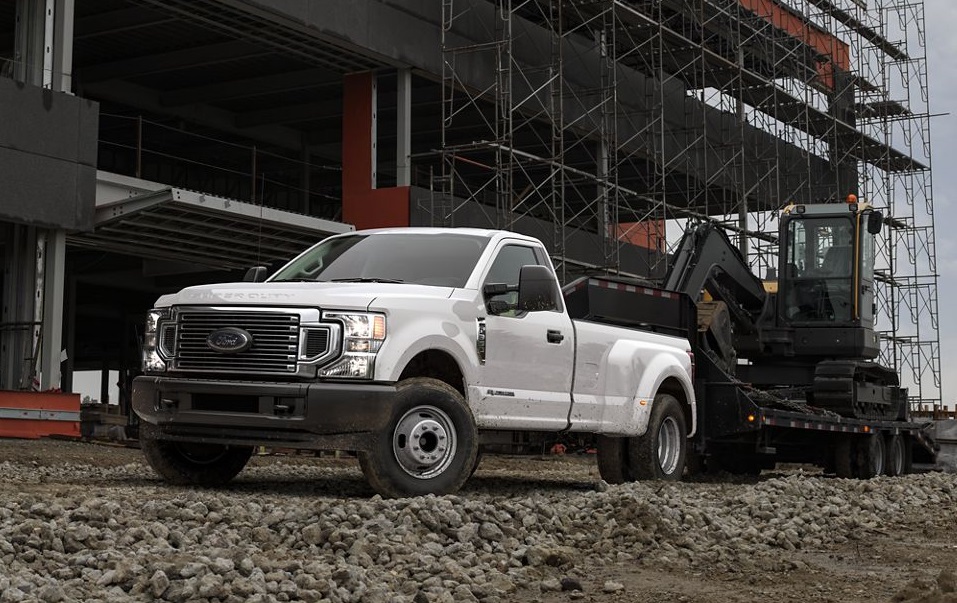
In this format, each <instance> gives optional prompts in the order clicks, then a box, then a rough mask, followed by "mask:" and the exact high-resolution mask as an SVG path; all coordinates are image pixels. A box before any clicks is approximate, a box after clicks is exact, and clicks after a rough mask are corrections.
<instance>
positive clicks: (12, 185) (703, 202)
mask: <svg viewBox="0 0 957 603" xmlns="http://www.w3.org/2000/svg"><path fill="white" fill-rule="evenodd" d="M923 11H924V9H923V2H921V1H917V2H915V1H913V0H442V1H441V2H436V1H434V0H407V1H403V2H395V1H393V0H361V1H354V0H315V1H307V0H193V1H186V0H101V1H98V2H86V3H80V2H75V0H16V1H14V2H3V3H0V75H2V77H0V109H2V116H3V119H2V123H0V183H2V184H3V186H2V188H0V262H2V266H3V272H2V281H0V294H2V316H0V390H29V389H39V390H48V389H57V388H61V389H62V390H63V391H72V389H73V375H74V372H75V371H79V370H98V371H102V374H103V381H102V391H103V393H104V395H105V393H106V392H107V391H108V385H109V383H108V381H109V377H108V376H107V375H108V371H110V370H113V371H119V372H120V374H121V380H123V379H126V378H127V377H128V376H129V375H130V374H132V373H133V372H135V370H136V368H137V366H138V361H139V353H138V348H139V343H140V342H139V338H140V334H141V331H142V326H141V325H142V324H143V320H144V314H145V312H146V310H148V309H149V308H150V306H151V304H152V303H153V301H154V300H155V298H156V297H157V296H158V295H159V294H162V293H164V292H168V291H171V290H175V289H178V288H180V287H182V286H185V285H189V284H196V283H200V282H211V281H227V280H236V279H238V278H240V277H241V274H242V272H241V269H243V268H245V267H247V266H250V265H254V264H270V263H273V264H275V263H279V262H282V261H284V260H286V259H288V258H290V257H291V256H293V255H295V254H296V253H297V252H299V251H300V250H302V249H304V248H305V247H306V246H308V245H310V244H311V243H313V242H315V241H316V240H318V239H320V238H322V237H324V236H327V235H329V234H331V233H337V232H344V231H347V230H351V229H353V228H368V227H377V226H401V225H412V226H428V225H436V226H441V225H451V226H480V227H500V228H507V229H512V230H516V231H520V232H524V233H527V234H531V235H534V236H537V237H539V238H540V239H542V240H543V241H545V243H546V245H548V246H549V248H550V249H551V251H552V257H553V261H554V262H555V265H556V267H557V268H558V269H559V271H560V274H561V275H562V276H564V277H565V278H571V277H573V276H577V275H580V274H583V273H588V272H593V271H595V272H598V271H602V272H604V271H611V272H618V273H623V274H627V275H632V276H640V277H644V278H650V279H654V278H655V277H656V276H659V275H660V274H661V273H662V270H663V267H664V266H665V262H667V260H668V253H667V252H668V249H669V244H670V243H672V242H673V241H674V239H675V237H674V234H675V233H676V232H680V230H681V229H682V227H683V225H684V224H685V222H686V221H687V220H713V221H716V222H719V223H721V224H722V225H723V226H724V227H726V228H727V229H728V231H729V232H730V233H731V234H732V235H733V236H734V237H735V240H736V242H737V244H738V245H739V247H740V248H741V250H742V251H743V252H744V253H746V254H747V255H748V257H749V259H750V261H751V265H752V267H753V269H754V271H755V272H756V273H757V274H759V275H761V276H762V277H763V276H773V274H774V271H775V270H776V269H777V259H776V256H775V247H776V231H777V221H776V216H777V211H778V210H779V209H780V208H781V207H783V206H784V205H786V204H787V203H789V202H791V201H806V202H812V201H814V202H817V201H821V200H842V199H843V198H844V197H845V196H846V195H847V194H855V195H858V196H859V197H861V198H864V199H867V200H868V201H870V202H871V203H872V204H874V205H876V206H878V207H880V208H883V210H884V212H885V214H886V215H887V216H889V217H890V219H889V220H888V222H887V223H888V224H889V225H890V228H887V229H885V231H884V234H882V236H881V247H880V253H879V257H880V262H879V263H880V265H881V270H880V274H879V275H878V276H879V278H878V280H879V288H878V292H877V293H878V297H877V298H878V300H879V301H878V324H879V326H880V329H881V332H882V339H883V350H884V352H883V355H882V358H881V360H882V362H883V363H885V364H887V365H888V366H891V367H893V368H895V369H897V370H898V371H899V372H900V373H901V375H902V379H903V381H904V383H905V384H906V385H908V386H909V387H910V391H911V395H912V396H913V398H914V399H915V400H916V401H918V402H919V403H920V404H923V405H926V406H932V407H933V406H938V405H939V404H940V381H939V373H940V360H939V349H938V334H937V292H936V287H937V281H936V278H937V277H936V265H935V249H934V230H933V229H934V222H933V194H932V184H931V149H930V115H929V109H928V94H927V90H928V88H927V86H928V84H927V80H928V77H927V64H926V51H927V47H926V38H925V32H924V28H925V23H924V12H923Z"/></svg>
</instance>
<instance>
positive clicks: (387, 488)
mask: <svg viewBox="0 0 957 603" xmlns="http://www.w3.org/2000/svg"><path fill="white" fill-rule="evenodd" d="M397 389H398V394H397V395H396V398H395V404H394V405H393V410H392V419H391V420H390V421H389V424H388V426H387V427H386V429H383V430H382V431H381V432H380V433H377V434H374V435H373V437H372V442H371V444H370V447H369V449H368V450H365V451H360V452H359V466H360V467H361V468H362V473H363V474H364V475H365V477H366V480H367V481H368V482H369V485H371V486H372V488H373V489H374V490H375V491H376V492H378V493H379V494H381V495H382V496H384V497H387V498H398V497H403V496H421V495H424V494H437V495H442V494H450V493H452V492H455V491H457V490H458V489H459V488H461V487H462V485H463V484H464V483H465V482H466V480H468V478H469V476H470V475H471V474H472V472H473V471H474V469H475V468H476V467H477V464H476V462H475V457H476V455H477V454H478V429H477V428H476V426H475V418H474V417H473V416H472V412H471V410H469V408H468V405H467V404H466V402H465V399H464V398H462V394H460V393H459V392H458V391H456V390H455V389H454V388H453V387H451V386H449V385H448V384H446V383H443V382H442V381H439V380H437V379H431V378H428V377H416V378H412V379H406V380H404V381H401V382H400V383H399V384H398V386H397Z"/></svg>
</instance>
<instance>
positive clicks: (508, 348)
mask: <svg viewBox="0 0 957 603" xmlns="http://www.w3.org/2000/svg"><path fill="white" fill-rule="evenodd" d="M251 273H252V274H254V275H255V274H256V273H255V272H252V271H251ZM260 274H261V272H260ZM252 278H253V279H256V277H255V276H253V277H252ZM565 305H566V304H565V303H564V300H563V298H562V295H561V290H560V288H559V283H558V280H557V279H556V277H555V272H554V270H553V268H552V265H551V262H550V260H549V257H548V254H547V252H546V250H545V248H544V247H543V246H542V244H541V243H540V242H539V241H538V240H536V239H534V238H531V237H527V236H523V235H519V234H515V233H512V232H505V231H493V230H476V229H461V228H455V229H424V228H402V229H383V230H373V231H360V232H354V233H348V234H344V235H338V236H334V237H330V238H328V239H325V240H323V241H322V242H320V243H318V244H317V245H315V246H313V247H312V248H310V249H308V250H307V251H305V252H304V253H302V254H301V255H299V256H298V257H296V258H295V259H293V260H292V261H291V262H289V263H288V264H287V265H285V266H284V267H283V268H281V269H280V270H279V271H278V272H276V273H275V274H273V275H272V276H271V277H269V278H268V279H266V280H265V282H241V283H230V284H216V285H206V286H198V287H190V288H187V289H184V290H182V291H180V292H178V293H175V294H172V295H165V296H163V297H161V298H160V299H159V300H158V301H157V303H156V306H155V308H154V309H152V310H150V312H149V315H148V319H147V323H146V330H145V337H144V349H143V372H144V374H143V375H142V376H140V377H137V378H136V379H135V381H134V384H133V405H134V408H135V411H136V413H137V414H138V415H139V417H140V418H141V429H140V437H141V443H142V448H143V451H144V453H145V456H146V459H147V460H148V462H149V463H150V464H151V465H152V466H153V468H154V469H155V470H156V471H157V472H158V473H159V474H160V475H161V476H162V477H163V478H165V479H166V480H168V481H170V482H174V483H180V484H199V485H216V484H222V483H225V482H227V481H229V480H231V479H232V478H233V477H234V476H235V475H236V474H238V473H239V472H240V471H241V470H242V469H243V467H244V466H245V464H246V462H247V461H248V459H249V457H250V454H251V452H252V450H253V448H254V447H256V446H268V447H283V448H301V449H316V450H320V449H334V450H349V451H356V452H357V453H358V457H359V461H360V465H361V467H362V471H363V473H364V474H365V476H366V478H367V480H368V481H369V483H370V485H371V486H372V487H373V489H374V490H376V491H377V492H379V493H380V494H382V495H383V496H392V497H396V496H415V495H421V494H427V493H435V494H445V493H451V492H455V491H456V490H458V489H459V488H460V487H461V486H462V485H463V484H464V483H465V481H466V480H467V479H468V478H469V476H470V475H471V474H472V472H473V471H474V470H475V467H476V466H477V464H478V458H479V455H480V453H481V451H482V450H483V449H489V450H493V449H496V447H498V448H501V447H505V448H508V447H509V446H511V447H512V448H516V449H517V448H521V446H518V447H516V446H513V445H514V444H524V445H525V447H526V448H529V447H532V448H535V449H537V450H541V449H542V446H545V445H548V444H549V443H550V442H558V441H561V440H562V438H582V437H586V438H592V439H597V440H598V446H599V454H598V457H599V468H600V470H601V473H602V475H603V476H604V477H605V478H606V479H608V480H609V481H624V480H628V479H639V478H652V479H654V478H657V479H678V478H679V477H680V476H681V473H682V471H683V469H684V464H685V457H686V454H687V450H688V438H690V437H691V436H692V435H693V434H694V430H695V421H696V419H695V417H696V414H697V413H696V412H695V394H694V386H693V381H692V379H693V377H692V374H693V355H692V354H691V352H690V346H689V343H688V341H687V340H686V339H683V338H681V337H674V336H669V335H663V334H660V333H652V332H647V331H644V330H639V329H632V328H623V327H619V326H613V325H609V324H602V323H600V322H592V321H586V320H573V319H572V318H571V317H570V316H569V314H568V312H567V311H566V308H565Z"/></svg>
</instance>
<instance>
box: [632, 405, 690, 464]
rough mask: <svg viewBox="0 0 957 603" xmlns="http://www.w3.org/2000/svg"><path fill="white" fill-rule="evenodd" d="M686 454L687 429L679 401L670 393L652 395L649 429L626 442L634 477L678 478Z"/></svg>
mask: <svg viewBox="0 0 957 603" xmlns="http://www.w3.org/2000/svg"><path fill="white" fill-rule="evenodd" d="M687 454H688V429H687V427H686V425H685V414H684V412H683V411H682V409H681V403H680V402H678V400H677V398H675V397H674V396H672V395H671V394H658V395H657V396H655V401H654V406H653V407H652V409H651V417H649V419H648V430H647V431H646V432H645V434H644V435H643V436H639V437H637V438H631V439H630V441H629V443H628V461H629V462H628V464H629V466H630V467H631V474H632V475H633V476H634V477H635V478H637V479H661V480H669V481H677V480H679V479H681V474H682V473H683V472H684V468H685V457H686V456H687Z"/></svg>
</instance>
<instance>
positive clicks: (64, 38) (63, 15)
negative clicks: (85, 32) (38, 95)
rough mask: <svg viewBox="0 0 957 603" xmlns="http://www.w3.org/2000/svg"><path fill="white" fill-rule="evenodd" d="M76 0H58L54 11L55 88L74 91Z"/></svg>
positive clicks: (68, 91)
mask: <svg viewBox="0 0 957 603" xmlns="http://www.w3.org/2000/svg"><path fill="white" fill-rule="evenodd" d="M73 3H74V0H56V5H55V7H54V9H53V10H54V13H53V36H54V40H55V42H56V44H54V46H53V81H52V86H53V89H54V90H56V91H58V92H67V93H71V92H72V91H73V19H74V10H73Z"/></svg>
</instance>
